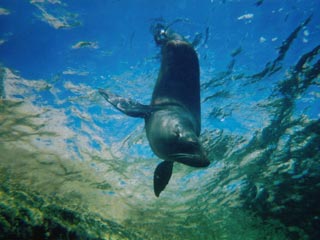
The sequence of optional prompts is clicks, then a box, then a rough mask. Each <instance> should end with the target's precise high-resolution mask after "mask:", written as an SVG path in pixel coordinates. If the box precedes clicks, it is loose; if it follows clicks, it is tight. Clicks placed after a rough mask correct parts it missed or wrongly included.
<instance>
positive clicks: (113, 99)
mask: <svg viewBox="0 0 320 240" xmlns="http://www.w3.org/2000/svg"><path fill="white" fill-rule="evenodd" d="M99 93H100V94H101V95H102V96H103V97H104V98H105V99H106V100H107V101H108V102H109V103H110V104H111V105H113V106H114V107H115V108H116V109H118V110H119V111H121V112H123V113H124V114H126V115H128V116H130V117H141V118H145V117H146V116H148V115H149V114H150V113H151V112H152V111H153V108H152V107H151V106H149V105H143V104H140V103H138V102H136V101H134V100H132V99H130V98H123V97H120V96H118V95H116V94H114V93H112V92H109V91H108V90H104V89H101V88H100V89H99Z"/></svg>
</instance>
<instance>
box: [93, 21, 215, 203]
mask: <svg viewBox="0 0 320 240" xmlns="http://www.w3.org/2000/svg"><path fill="white" fill-rule="evenodd" d="M153 34H154V39H155V42H156V44H157V45H159V46H160V47H161V57H162V59H161V67H160V71H159V75H158V79H157V81H156V84H155V87H154V90H153V94H152V99H151V103H150V105H144V104H141V103H139V102H137V101H134V100H132V99H130V98H123V97H120V96H118V95H116V94H113V93H112V92H110V91H108V90H103V89H99V92H100V94H101V95H102V96H103V97H104V98H105V99H106V100H107V101H108V102H109V103H110V104H112V105H113V106H114V107H115V108H117V109H118V110H120V111H121V112H123V113H125V114H127V115H128V116H131V117H140V118H144V119H145V129H146V135H147V138H148V141H149V144H150V147H151V149H152V150H153V152H154V153H155V154H156V155H157V156H158V157H159V158H161V159H163V160H164V161H162V162H161V163H160V164H159V165H158V166H157V167H156V169H155V172H154V178H153V185H154V193H155V195H156V196H157V197H159V195H160V193H161V192H162V191H163V190H164V189H165V187H166V185H167V184H168V182H169V180H170V178H171V175H172V169H173V163H174V162H179V163H183V164H186V165H188V166H192V167H207V166H208V165H209V164H210V162H209V161H208V159H207V157H206V154H205V152H204V150H203V148H202V146H201V143H200V140H199V135H200V131H201V105H200V80H199V79H200V73H199V60H198V57H197V54H196V51H195V50H194V48H193V45H192V44H190V43H188V42H187V41H186V40H185V39H184V38H183V37H182V36H181V35H179V34H177V33H175V32H173V31H171V30H169V29H168V28H166V27H165V26H163V25H162V24H158V25H156V27H155V28H154V31H153Z"/></svg>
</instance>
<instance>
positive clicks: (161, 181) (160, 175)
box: [153, 161, 173, 197]
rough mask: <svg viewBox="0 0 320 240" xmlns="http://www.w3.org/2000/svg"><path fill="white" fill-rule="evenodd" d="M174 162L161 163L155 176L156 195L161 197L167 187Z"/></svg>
mask: <svg viewBox="0 0 320 240" xmlns="http://www.w3.org/2000/svg"><path fill="white" fill-rule="evenodd" d="M172 168H173V162H169V161H164V162H162V163H160V164H159V165H158V166H157V168H156V170H155V171H154V176H153V188H154V194H155V195H156V196H157V197H159V195H160V193H161V192H162V190H163V189H164V188H165V187H166V186H167V184H168V182H169V180H170V177H171V174H172Z"/></svg>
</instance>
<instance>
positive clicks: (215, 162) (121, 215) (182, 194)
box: [0, 0, 320, 240]
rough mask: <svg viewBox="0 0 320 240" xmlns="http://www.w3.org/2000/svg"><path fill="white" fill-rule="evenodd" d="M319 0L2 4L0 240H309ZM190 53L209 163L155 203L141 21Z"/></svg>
mask: <svg viewBox="0 0 320 240" xmlns="http://www.w3.org/2000/svg"><path fill="white" fill-rule="evenodd" d="M319 11H320V2H319V1H316V0H314V1H302V0H301V1H298V0H296V1H294V0H287V1H275V0H274V1H273V0H269V1H267V0H265V1H261V0H259V1H258V0H252V1H251V0H243V1H240V0H239V1H235V0H225V1H223V0H221V1H218V0H217V1H216V0H212V1H210V0H208V1H205V0H203V1H193V0H189V1H187V0H178V1H146V0H130V1H123V0H118V1H117V0H114V1H111V0H110V1H84V0H80V1H62V0H61V1H59V0H32V1H9V0H2V1H0V27H1V32H0V63H1V65H0V70H1V71H0V98H1V99H0V239H219V240H220V239H232V240H234V239H245V240H247V239H248V240H251V239H319V238H320V231H319V226H320V206H319V200H318V199H319V197H318V196H319V194H320V186H319V182H320V162H319V159H320V154H319V152H320V151H319V146H320V132H319V129H320V120H319V117H320V100H319V97H320V94H319V85H320V81H319V80H320V77H319V73H320V58H319V56H320V42H319V39H320V19H319V17H318V16H317V15H318V12H319ZM156 21H165V22H167V23H171V22H174V21H176V23H174V24H173V25H172V28H173V29H174V30H176V31H178V32H180V33H181V34H183V35H184V36H185V37H186V38H188V39H189V40H190V41H192V40H193V39H194V38H195V36H200V34H201V36H202V37H201V38H200V42H199V44H198V45H197V47H196V50H197V53H198V56H199V61H200V72H201V99H202V134H201V141H202V143H203V146H204V148H205V149H206V151H207V152H208V156H209V158H210V161H211V164H210V166H209V167H208V168H205V169H195V168H191V167H187V166H183V165H181V164H175V167H174V172H173V176H172V178H171V180H170V183H169V185H168V186H167V187H166V189H165V191H163V193H161V197H160V198H156V197H155V196H154V194H153V185H152V184H153V183H152V181H153V180H152V179H153V171H154V169H155V167H156V166H157V164H158V163H159V162H160V160H159V159H158V158H157V157H156V156H155V155H154V154H153V153H152V151H151V149H150V147H149V145H148V142H147V139H146V136H145V132H144V125H143V121H142V120H141V119H134V118H129V117H127V116H125V115H123V114H121V113H119V112H118V111H116V110H115V109H113V108H112V106H110V105H109V104H108V103H107V102H105V100H104V99H103V98H102V97H101V96H100V95H99V93H98V91H97V89H98V88H108V89H111V90H112V91H113V92H116V93H117V94H120V95H123V96H129V97H131V98H134V99H138V100H139V101H140V102H142V103H145V104H147V103H148V102H149V101H150V98H151V94H152V89H153V86H154V83H155V80H156V78H157V74H158V70H159V66H160V59H159V48H158V47H157V46H156V45H155V43H154V41H153V36H152V34H151V33H150V26H151V25H152V24H153V23H155V22H156Z"/></svg>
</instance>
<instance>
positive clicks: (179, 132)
mask: <svg viewBox="0 0 320 240" xmlns="http://www.w3.org/2000/svg"><path fill="white" fill-rule="evenodd" d="M173 133H174V136H175V137H176V138H180V137H181V131H180V127H179V126H178V125H177V126H176V127H175V129H174V130H173Z"/></svg>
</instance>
